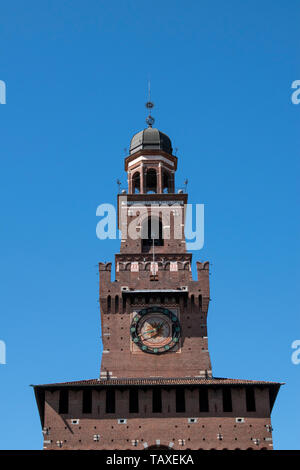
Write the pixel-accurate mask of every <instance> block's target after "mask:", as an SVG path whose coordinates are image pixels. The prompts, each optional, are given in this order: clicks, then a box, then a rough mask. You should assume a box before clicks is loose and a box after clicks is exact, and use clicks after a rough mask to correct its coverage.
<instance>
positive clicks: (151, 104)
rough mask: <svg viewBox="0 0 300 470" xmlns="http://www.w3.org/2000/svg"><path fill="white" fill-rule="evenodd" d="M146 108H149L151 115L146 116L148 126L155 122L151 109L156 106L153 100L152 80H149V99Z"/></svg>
mask: <svg viewBox="0 0 300 470" xmlns="http://www.w3.org/2000/svg"><path fill="white" fill-rule="evenodd" d="M145 106H146V108H147V109H148V110H149V115H148V116H147V118H146V123H147V124H148V127H152V126H153V124H154V121H155V119H154V117H153V116H151V109H153V108H154V103H153V101H151V83H150V80H149V81H148V101H147V103H146V105H145Z"/></svg>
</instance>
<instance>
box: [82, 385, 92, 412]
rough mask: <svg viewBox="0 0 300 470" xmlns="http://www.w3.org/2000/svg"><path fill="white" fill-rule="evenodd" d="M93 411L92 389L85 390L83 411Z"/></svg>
mask: <svg viewBox="0 0 300 470" xmlns="http://www.w3.org/2000/svg"><path fill="white" fill-rule="evenodd" d="M91 412H92V390H83V394H82V413H91Z"/></svg>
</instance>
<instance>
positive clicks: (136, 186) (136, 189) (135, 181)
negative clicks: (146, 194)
mask: <svg viewBox="0 0 300 470" xmlns="http://www.w3.org/2000/svg"><path fill="white" fill-rule="evenodd" d="M132 192H133V193H140V192H141V178H140V173H139V172H138V171H136V172H135V173H134V175H133V177H132Z"/></svg>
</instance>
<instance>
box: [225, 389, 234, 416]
mask: <svg viewBox="0 0 300 470" xmlns="http://www.w3.org/2000/svg"><path fill="white" fill-rule="evenodd" d="M223 411H225V412H230V411H232V398H231V388H229V387H224V388H223Z"/></svg>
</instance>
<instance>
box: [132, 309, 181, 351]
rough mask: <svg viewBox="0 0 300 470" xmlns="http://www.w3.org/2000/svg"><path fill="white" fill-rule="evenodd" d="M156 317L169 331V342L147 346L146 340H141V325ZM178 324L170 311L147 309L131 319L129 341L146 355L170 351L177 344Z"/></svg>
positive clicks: (176, 318)
mask: <svg viewBox="0 0 300 470" xmlns="http://www.w3.org/2000/svg"><path fill="white" fill-rule="evenodd" d="M156 316H158V317H160V318H161V319H162V321H163V322H165V324H166V326H168V327H169V329H170V340H169V341H167V342H166V341H162V343H163V344H155V343H154V344H153V345H151V344H149V339H150V338H151V336H150V338H148V340H147V339H145V338H144V340H143V339H142V334H141V333H139V332H140V331H141V328H142V326H143V324H144V323H145V321H146V319H147V317H149V319H150V320H152V319H154V318H155V317H156ZM180 332H181V328H180V323H179V319H178V317H177V315H176V314H175V313H173V312H171V310H169V309H167V308H163V307H148V308H144V309H142V310H140V311H139V312H138V313H137V314H136V315H135V316H134V318H133V320H132V322H131V326H130V334H131V339H132V341H133V343H134V344H136V345H137V346H138V347H139V348H140V349H141V350H142V351H143V352H146V353H148V354H155V355H158V354H163V353H165V352H168V351H170V350H172V349H173V348H174V347H175V346H176V345H178V344H179V338H180Z"/></svg>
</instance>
